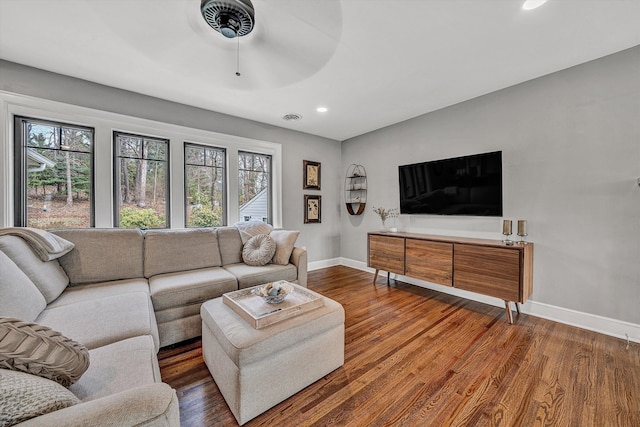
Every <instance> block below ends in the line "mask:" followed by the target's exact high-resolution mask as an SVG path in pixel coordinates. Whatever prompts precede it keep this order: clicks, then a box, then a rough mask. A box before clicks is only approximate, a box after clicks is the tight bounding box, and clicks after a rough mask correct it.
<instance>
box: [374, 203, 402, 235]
mask: <svg viewBox="0 0 640 427" xmlns="http://www.w3.org/2000/svg"><path fill="white" fill-rule="evenodd" d="M373 211H374V212H375V213H377V214H378V216H379V217H380V220H381V221H382V231H391V232H396V231H398V229H397V228H396V224H395V221H396V218H398V209H397V208H391V209H385V208H383V207H379V208H376V207H375V206H374V207H373ZM388 219H390V220H392V222H393V224H391V227H390V228H387V220H388Z"/></svg>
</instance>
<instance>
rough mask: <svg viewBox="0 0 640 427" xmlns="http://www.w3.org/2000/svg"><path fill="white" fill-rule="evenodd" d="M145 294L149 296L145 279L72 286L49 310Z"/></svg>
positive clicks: (51, 304) (52, 303)
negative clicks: (131, 294) (105, 298)
mask: <svg viewBox="0 0 640 427" xmlns="http://www.w3.org/2000/svg"><path fill="white" fill-rule="evenodd" d="M131 292H144V293H145V294H147V295H148V294H149V282H148V281H147V279H145V278H139V279H124V280H114V281H113V282H100V283H91V284H89V285H78V286H70V287H68V288H67V289H65V291H64V292H63V293H62V295H60V296H59V297H58V298H57V299H56V300H55V301H53V302H51V303H49V305H47V308H53V307H60V306H63V305H67V304H74V303H76V302H80V301H89V300H92V299H98V298H104V297H110V296H114V295H122V294H128V293H131Z"/></svg>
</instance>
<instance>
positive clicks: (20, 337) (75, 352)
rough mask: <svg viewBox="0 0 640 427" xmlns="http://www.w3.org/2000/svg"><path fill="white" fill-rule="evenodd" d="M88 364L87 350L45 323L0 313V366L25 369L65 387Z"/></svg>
mask: <svg viewBox="0 0 640 427" xmlns="http://www.w3.org/2000/svg"><path fill="white" fill-rule="evenodd" d="M88 367H89V352H88V351H87V349H86V348H85V347H84V346H83V345H82V344H79V343H77V342H75V341H73V340H71V339H69V338H67V337H65V336H63V335H62V334H60V333H59V332H56V331H54V330H52V329H50V328H47V327H46V326H42V325H38V324H36V323H31V322H23V321H22V320H19V319H15V318H12V317H0V368H5V369H12V370H14V371H21V372H26V373H29V374H33V375H38V376H40V377H43V378H47V379H50V380H53V381H55V382H57V383H60V384H61V385H63V386H65V387H67V386H69V385H70V384H73V383H74V382H76V381H77V380H78V378H80V376H81V375H82V374H83V373H84V371H86V370H87V368H88Z"/></svg>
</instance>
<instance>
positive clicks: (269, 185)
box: [237, 149, 274, 225]
mask: <svg viewBox="0 0 640 427" xmlns="http://www.w3.org/2000/svg"><path fill="white" fill-rule="evenodd" d="M242 154H251V155H254V156H262V157H268V158H269V172H267V174H268V177H267V220H266V221H265V222H266V223H267V224H272V225H273V223H274V212H273V156H272V155H271V154H267V153H260V152H257V151H251V150H242V149H239V150H238V159H240V156H241V155H242ZM250 172H259V171H254V170H251V171H250ZM261 173H265V172H261ZM237 175H238V180H239V177H240V164H239V161H238V169H237ZM237 188H238V197H239V196H240V184H239V183H238V185H237ZM245 203H246V202H245ZM238 221H244V218H241V217H240V200H239V199H238ZM263 221H264V219H263Z"/></svg>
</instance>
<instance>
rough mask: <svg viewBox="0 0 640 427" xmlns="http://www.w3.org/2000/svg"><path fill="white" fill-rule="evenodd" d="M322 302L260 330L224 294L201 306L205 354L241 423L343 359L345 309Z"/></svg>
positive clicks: (212, 371)
mask: <svg viewBox="0 0 640 427" xmlns="http://www.w3.org/2000/svg"><path fill="white" fill-rule="evenodd" d="M324 302H325V305H324V306H323V307H320V308H317V309H314V310H311V311H309V312H307V313H303V314H301V315H298V316H295V317H292V318H289V319H286V320H284V321H282V322H280V323H276V324H274V325H271V326H268V327H266V328H263V329H260V330H257V329H254V328H253V327H252V326H251V325H249V324H248V323H247V322H245V320H244V319H242V318H241V317H240V316H238V315H237V314H236V313H235V312H233V310H231V309H230V308H229V307H227V306H226V305H225V304H224V303H223V302H222V298H217V299H215V300H212V301H207V302H206V303H204V304H203V305H202V308H201V316H202V355H203V357H204V361H205V363H206V365H207V367H208V368H209V371H210V372H211V375H212V376H213V379H214V380H215V382H216V384H217V385H218V388H219V389H220V392H221V393H222V395H223V397H224V399H225V401H226V402H227V404H228V405H229V408H230V409H231V412H232V413H233V415H234V416H235V418H236V420H237V421H238V423H240V424H244V423H246V422H247V421H249V420H251V419H253V418H255V417H256V416H258V415H260V414H261V413H263V412H265V411H266V410H268V409H269V408H271V407H273V406H275V405H277V404H278V403H280V402H282V401H283V400H285V399H287V398H288V397H290V396H292V395H294V394H295V393H297V392H298V391H300V390H302V389H303V388H305V387H307V386H308V385H310V384H312V383H314V382H316V381H317V380H319V379H321V378H322V377H323V376H325V375H327V374H329V373H330V372H332V371H334V370H335V369H338V368H339V367H340V366H342V365H343V364H344V309H343V308H342V306H341V305H340V304H338V303H337V302H335V301H333V300H330V299H328V298H325V299H324Z"/></svg>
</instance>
